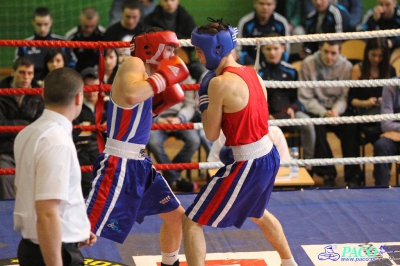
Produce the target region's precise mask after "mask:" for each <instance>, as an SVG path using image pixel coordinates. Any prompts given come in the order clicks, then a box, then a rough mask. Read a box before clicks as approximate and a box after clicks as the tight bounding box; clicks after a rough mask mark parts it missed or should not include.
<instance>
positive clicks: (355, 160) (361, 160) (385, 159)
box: [199, 155, 400, 170]
mask: <svg viewBox="0 0 400 266" xmlns="http://www.w3.org/2000/svg"><path fill="white" fill-rule="evenodd" d="M393 162H400V156H398V155H395V156H376V157H347V158H331V159H299V160H283V161H281V166H290V165H298V166H322V165H344V164H346V165H348V164H376V163H393ZM223 166H224V164H223V163H222V162H201V163H199V169H200V170H204V169H217V168H221V167H223Z"/></svg>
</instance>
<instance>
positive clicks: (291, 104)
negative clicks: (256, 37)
mask: <svg viewBox="0 0 400 266" xmlns="http://www.w3.org/2000/svg"><path fill="white" fill-rule="evenodd" d="M277 36H279V34H277V33H270V34H267V36H266V37H277ZM284 51H285V46H284V45H283V44H280V43H275V44H266V45H263V46H262V47H261V52H262V54H263V60H260V61H261V64H260V65H261V69H260V71H259V75H260V76H261V78H262V79H263V80H279V81H297V80H298V74H297V70H296V69H295V68H294V67H293V66H292V65H290V64H288V63H286V62H285V61H283V60H282V56H283V53H284ZM267 92H268V109H269V114H270V117H269V119H293V118H310V117H309V116H308V115H307V114H305V113H304V112H303V110H302V106H301V104H300V102H299V100H298V99H297V89H267ZM295 129H297V130H300V137H301V144H302V145H303V147H304V149H303V151H304V152H303V154H304V158H305V159H312V158H313V157H314V148H315V130H314V125H313V124H309V125H304V126H295V127H283V128H282V130H283V131H291V132H293V130H295ZM309 169H311V167H310V168H309Z"/></svg>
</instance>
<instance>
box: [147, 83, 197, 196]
mask: <svg viewBox="0 0 400 266" xmlns="http://www.w3.org/2000/svg"><path fill="white" fill-rule="evenodd" d="M195 108H196V102H195V91H185V99H184V100H183V102H181V103H178V104H175V105H174V106H172V107H171V108H169V109H167V110H165V111H164V112H162V113H161V114H160V115H159V116H158V117H156V118H154V123H157V124H181V123H189V122H191V120H192V118H193V116H194V114H195ZM170 136H173V137H175V138H177V139H179V140H182V141H183V142H184V146H183V147H182V149H181V150H180V151H179V152H178V154H177V155H176V156H175V157H174V158H173V159H172V160H171V159H170V158H169V157H168V155H167V154H166V152H165V150H164V142H165V140H166V139H167V138H168V137H170ZM147 146H148V148H149V150H150V152H151V153H153V155H154V157H155V159H156V161H157V162H158V163H188V162H190V161H191V158H192V157H193V155H194V153H195V152H196V151H197V150H198V149H199V147H200V136H199V132H198V131H197V130H171V131H165V130H152V131H151V132H150V141H149V144H148V145H147ZM163 176H164V178H165V180H167V182H168V184H169V185H170V187H172V188H173V189H175V190H177V191H182V192H193V191H194V190H196V183H191V182H188V181H186V180H185V179H183V178H182V176H181V173H180V171H178V170H169V171H164V172H163Z"/></svg>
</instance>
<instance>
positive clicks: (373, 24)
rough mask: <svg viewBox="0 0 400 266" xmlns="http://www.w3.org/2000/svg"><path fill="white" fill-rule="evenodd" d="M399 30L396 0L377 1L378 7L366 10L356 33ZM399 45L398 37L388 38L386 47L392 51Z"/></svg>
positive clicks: (399, 23) (399, 39)
mask: <svg viewBox="0 0 400 266" xmlns="http://www.w3.org/2000/svg"><path fill="white" fill-rule="evenodd" d="M398 28H400V7H398V6H397V0H378V5H377V6H375V7H374V8H372V9H370V10H368V11H367V12H366V13H365V15H364V17H363V19H362V21H361V24H359V25H358V26H357V28H356V29H357V31H370V30H390V29H398ZM399 45H400V36H394V37H390V38H388V47H389V49H391V50H393V49H394V48H396V47H398V46H399Z"/></svg>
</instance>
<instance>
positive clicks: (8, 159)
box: [0, 57, 44, 199]
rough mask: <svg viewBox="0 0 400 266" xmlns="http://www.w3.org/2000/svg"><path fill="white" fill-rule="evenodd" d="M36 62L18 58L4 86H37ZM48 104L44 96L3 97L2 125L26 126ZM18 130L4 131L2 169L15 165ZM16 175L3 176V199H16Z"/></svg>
mask: <svg viewBox="0 0 400 266" xmlns="http://www.w3.org/2000/svg"><path fill="white" fill-rule="evenodd" d="M33 73H34V65H33V62H32V61H30V60H29V59H28V58H26V57H21V58H18V59H17V60H16V61H15V62H14V65H13V71H12V74H11V76H10V77H6V78H5V79H3V80H2V81H1V82H0V88H31V87H34V88H37V87H39V85H38V84H37V83H36V82H35V81H34V80H33ZM43 109H44V103H43V100H42V97H41V96H40V95H8V96H0V125H2V126H26V125H29V124H30V123H32V122H33V121H35V120H36V119H37V118H38V117H39V116H40V115H41V114H42V112H43ZM16 135H17V134H16V133H1V134H0V139H1V145H0V168H14V167H15V160H14V147H13V146H14V140H15V137H16ZM13 198H15V193H14V175H2V176H0V199H13Z"/></svg>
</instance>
